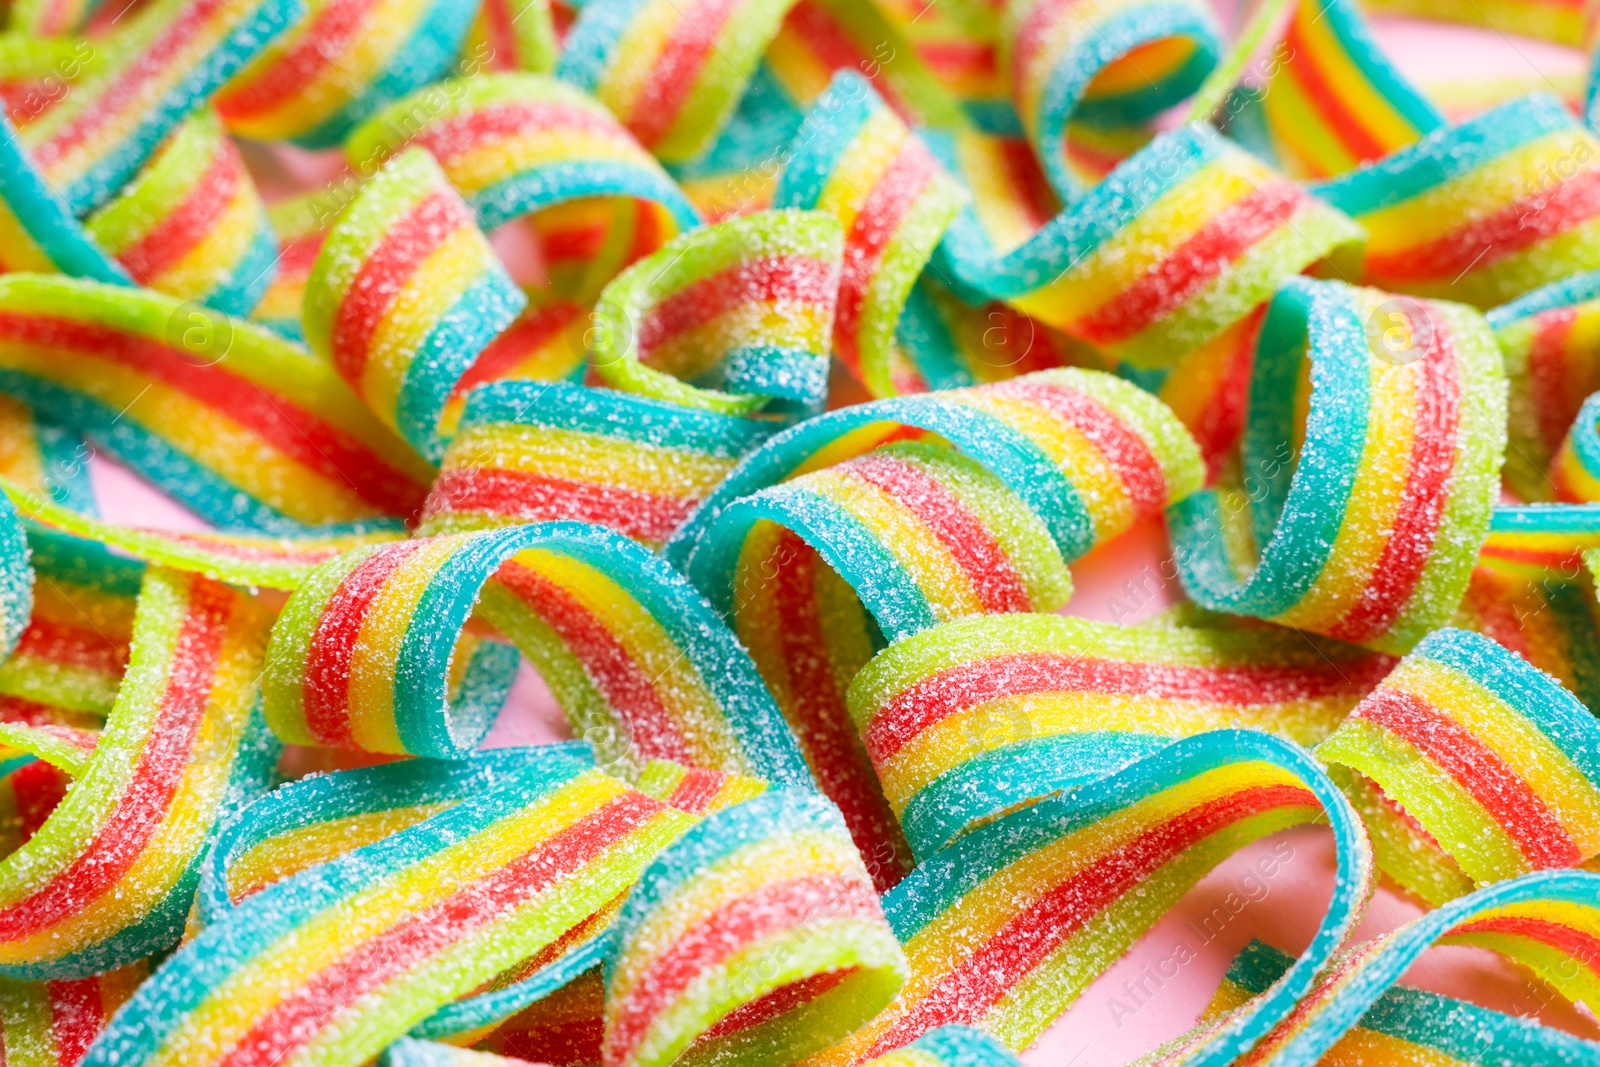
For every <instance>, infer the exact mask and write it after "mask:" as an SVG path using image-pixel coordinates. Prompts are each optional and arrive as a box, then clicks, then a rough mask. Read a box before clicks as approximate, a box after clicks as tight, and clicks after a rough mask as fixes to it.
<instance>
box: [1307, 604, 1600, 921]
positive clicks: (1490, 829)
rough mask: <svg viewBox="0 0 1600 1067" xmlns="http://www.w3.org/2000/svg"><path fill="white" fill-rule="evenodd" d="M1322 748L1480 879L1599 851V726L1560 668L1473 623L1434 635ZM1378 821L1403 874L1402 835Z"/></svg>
mask: <svg viewBox="0 0 1600 1067" xmlns="http://www.w3.org/2000/svg"><path fill="white" fill-rule="evenodd" d="M1317 756H1318V758H1320V759H1322V760H1324V761H1325V762H1328V763H1330V764H1339V765H1341V766H1343V767H1347V768H1349V769H1350V770H1352V771H1354V772H1356V774H1358V775H1361V776H1364V777H1365V778H1366V779H1368V780H1369V781H1370V782H1371V783H1373V784H1375V785H1376V786H1377V787H1378V788H1379V789H1380V790H1382V793H1383V796H1384V797H1385V798H1386V799H1387V800H1388V801H1390V802H1392V803H1393V804H1394V805H1395V806H1397V807H1398V808H1400V809H1401V810H1403V811H1404V812H1405V813H1407V814H1408V815H1409V816H1410V818H1411V820H1412V821H1413V822H1414V824H1415V827H1416V828H1418V829H1420V831H1422V832H1423V833H1425V834H1426V836H1428V837H1431V838H1432V839H1433V841H1435V842H1437V847H1438V848H1439V849H1442V850H1443V852H1444V853H1446V854H1447V855H1448V856H1449V857H1450V858H1451V859H1453V860H1454V861H1455V864H1457V865H1459V867H1460V870H1461V871H1462V872H1463V873H1465V874H1466V875H1467V877H1468V878H1470V879H1472V880H1473V881H1474V882H1476V883H1477V884H1479V885H1487V884H1489V883H1492V882H1499V881H1503V880H1504V879H1507V878H1514V877H1516V876H1518V875H1521V874H1526V873H1527V872H1529V871H1534V870H1541V869H1545V868H1552V867H1574V866H1577V865H1578V864H1579V863H1582V862H1583V861H1584V860H1586V859H1588V858H1590V857H1591V856H1593V855H1595V854H1596V853H1600V726H1596V724H1595V721H1594V716H1593V715H1592V714H1590V712H1589V710H1588V709H1587V708H1585V707H1584V706H1583V705H1582V704H1580V703H1579V702H1578V700H1577V699H1576V698H1575V697H1573V695H1572V694H1571V693H1569V692H1567V691H1566V690H1565V689H1563V688H1562V687H1561V685H1560V683H1558V682H1557V681H1556V680H1555V679H1553V678H1551V677H1550V676H1549V675H1547V674H1545V673H1544V672H1542V671H1540V670H1538V669H1537V668H1535V667H1533V666H1532V665H1530V664H1529V663H1528V662H1527V661H1526V660H1524V659H1522V658H1521V657H1520V656H1517V655H1516V654H1515V653H1513V652H1510V651H1508V650H1507V649H1505V648H1504V647H1502V646H1501V645H1498V644H1496V643H1495V642H1493V641H1490V640H1489V639H1487V638H1485V637H1481V636H1479V635H1477V634H1473V633H1468V632H1467V631H1464V630H1454V629H1441V630H1437V631H1435V632H1434V633H1432V634H1430V635H1429V636H1428V637H1427V638H1426V639H1424V640H1423V641H1422V642H1421V643H1420V644H1419V645H1417V647H1416V648H1415V649H1414V650H1412V652H1411V653H1410V654H1409V655H1408V656H1407V657H1406V658H1405V659H1404V660H1402V661H1401V663H1400V665H1399V666H1398V667H1396V668H1395V670H1394V672H1393V673H1392V674H1390V675H1389V677H1387V678H1385V679H1384V681H1383V683H1382V684H1381V685H1379V686H1378V688H1377V689H1376V690H1374V691H1373V693H1372V694H1371V695H1370V696H1368V697H1367V698H1366V699H1365V700H1363V701H1362V702H1361V704H1360V705H1359V706H1358V707H1357V708H1356V710H1355V711H1354V712H1353V713H1352V714H1351V716H1350V718H1349V719H1347V720H1346V721H1345V723H1344V724H1343V725H1342V726H1340V727H1339V729H1338V730H1337V731H1335V732H1334V734H1333V736H1331V737H1329V738H1328V739H1327V740H1326V741H1324V742H1323V743H1322V744H1321V745H1319V746H1318V747H1317ZM1356 788H1357V790H1358V791H1359V790H1361V789H1363V788H1365V787H1364V786H1363V785H1362V784H1360V783H1358V784H1357V786H1356ZM1369 829H1370V830H1371V831H1372V832H1373V834H1374V838H1375V843H1376V845H1377V849H1378V861H1379V864H1380V866H1383V867H1384V868H1385V870H1386V871H1388V872H1389V873H1391V874H1393V875H1394V876H1395V877H1396V878H1398V879H1406V877H1407V872H1406V871H1403V870H1398V869H1391V868H1395V867H1396V865H1395V864H1393V863H1388V862H1386V860H1387V859H1388V854H1391V853H1397V854H1401V855H1403V854H1404V851H1405V844H1406V842H1404V841H1396V840H1394V839H1393V838H1392V837H1391V838H1387V839H1386V838H1385V837H1383V836H1381V834H1380V828H1379V827H1378V826H1370V827H1369ZM1411 880H1415V879H1414V878H1413V879H1411ZM1413 888H1414V889H1415V890H1416V891H1417V892H1419V893H1420V894H1422V895H1423V896H1424V897H1425V898H1436V897H1437V896H1438V895H1439V894H1438V893H1437V892H1436V891H1433V890H1431V889H1430V887H1429V886H1427V885H1421V886H1414V887H1413Z"/></svg>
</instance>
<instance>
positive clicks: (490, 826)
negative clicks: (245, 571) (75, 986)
mask: <svg viewBox="0 0 1600 1067" xmlns="http://www.w3.org/2000/svg"><path fill="white" fill-rule="evenodd" d="M689 819H690V816H687V815H685V814H684V813H682V812H678V811H675V810H673V809H672V808H669V807H667V806H665V805H662V804H660V803H658V802H657V801H654V800H651V799H650V798H648V797H645V796H643V795H641V794H639V793H637V792H635V791H633V790H631V789H629V788H628V787H627V786H625V785H624V784H623V783H621V782H620V781H617V780H616V779H614V778H610V777H608V776H606V775H605V774H602V773H601V772H599V771H596V770H592V769H586V768H585V766H584V764H583V763H582V762H580V761H577V760H573V759H567V758H561V757H556V758H544V759H535V760H529V761H527V763H526V764H525V765H524V766H522V767H520V768H518V769H516V770H514V771H513V772H512V773H509V774H507V775H505V776H504V777H503V778H501V779H500V780H499V781H497V782H496V783H495V784H494V785H493V786H490V787H488V788H484V789H481V790H479V791H478V792H477V793H476V795H474V796H472V797H470V798H469V799H467V800H465V801H463V802H462V803H460V804H458V805H456V806H455V807H453V808H451V809H450V810H448V811H444V812H442V813H440V814H437V815H435V816H433V817H432V818H429V819H426V820H424V821H423V822H421V823H418V824H416V825H414V826H411V827H409V828H407V829H405V830H401V831H400V832H398V833H395V834H392V835H391V836H388V837H386V838H384V839H382V840H380V841H377V842H376V843H374V844H371V845H368V846H366V847H364V848H360V849H357V850H356V851H354V852H351V853H349V854H347V855H344V856H341V857H339V858H337V859H334V860H330V861H329V862H327V863H323V864H319V865H316V866H314V867H311V868H309V869H307V870H304V871H301V872H299V873H298V874H295V875H293V876H292V877H289V878H287V879H285V880H283V881H281V882H278V883H277V884H275V885H272V886H269V887H267V888H266V889H263V890H262V891H260V892H259V893H256V894H254V895H253V896H251V897H249V898H248V899H246V900H245V901H244V902H242V903H241V904H239V905H238V906H237V907H236V908H234V910H233V911H232V912H231V913H230V914H229V916H228V917H227V918H226V919H225V920H223V921H221V922H218V923H215V924H213V925H211V926H208V927H207V928H206V929H205V930H203V931H202V932H201V933H200V934H199V935H198V936H197V937H195V938H194V939H193V940H191V941H190V942H189V943H188V944H187V945H185V946H184V947H183V948H182V949H180V950H178V952H176V953H175V954H174V955H172V956H171V957H169V958H168V959H167V961H166V962H165V963H164V964H163V966H162V967H161V969H160V970H159V971H157V972H156V974H155V975H154V976H152V978H151V980H150V981H149V982H147V983H145V985H144V986H142V987H141V988H140V989H139V991H138V992H137V993H135V994H134V999H133V1000H132V1001H130V1003H129V1007H128V1008H127V1009H126V1010H125V1011H124V1012H122V1013H121V1014H120V1015H119V1016H118V1017H117V1018H116V1019H114V1020H113V1021H112V1023H111V1025H110V1027H108V1029H107V1031H106V1033H105V1034H104V1035H102V1037H101V1038H100V1040H99V1041H97V1042H96V1043H95V1045H94V1047H93V1048H92V1049H91V1050H90V1052H89V1054H88V1055H87V1056H86V1057H85V1059H84V1061H83V1064H84V1067H105V1065H108V1064H113V1063H120V1064H124V1065H128V1067H132V1065H141V1067H156V1065H158V1064H178V1063H182V1064H188V1065H191V1067H200V1065H205V1064H221V1063H224V1062H233V1061H235V1060H236V1059H237V1057H238V1056H239V1055H244V1056H245V1057H246V1060H247V1062H250V1063H255V1064H267V1063H273V1062H279V1061H281V1060H285V1059H292V1058H294V1057H297V1056H299V1057H305V1058H308V1059H315V1060H316V1061H317V1062H320V1063H323V1064H327V1065H329V1067H334V1065H339V1067H346V1065H348V1067H354V1065H356V1064H360V1063H365V1062H367V1061H368V1060H369V1059H370V1058H372V1057H373V1056H376V1055H377V1054H378V1053H379V1052H381V1051H382V1050H383V1049H384V1048H385V1047H387V1046H388V1045H389V1044H390V1043H391V1042H393V1041H394V1040H396V1039H398V1038H400V1037H402V1036H403V1035H404V1034H405V1033H406V1031H407V1030H409V1029H410V1028H411V1027H412V1026H414V1025H416V1024H417V1023H419V1022H421V1021H422V1020H423V1019H424V1018H426V1017H427V1016H428V1015H430V1014H432V1013H433V1012H434V1011H436V1010H437V1009H438V1008H440V1007H442V1006H443V1005H445V1004H447V1003H449V1002H450V1001H452V1000H454V999H456V998H458V997H460V996H462V995H464V994H467V993H469V992H471V991H472V990H474V989H476V988H477V987H479V986H480V985H481V984H482V983H484V982H486V981H489V980H490V979H492V978H494V977H495V976H496V975H498V974H500V973H502V972H503V971H505V970H506V969H507V968H509V967H511V966H513V965H514V964H516V963H517V962H518V961H520V960H524V959H527V958H528V957H530V956H531V955H533V954H535V953H537V952H539V951H540V950H541V949H542V948H544V947H546V946H548V945H550V944H551V943H552V942H554V941H556V940H558V939H559V938H560V937H561V936H562V935H563V934H564V933H566V932H567V931H568V930H570V929H572V928H573V927H574V926H576V925H578V924H579V923H581V922H582V921H584V920H585V919H586V918H588V917H589V916H591V915H593V914H594V912H595V911H597V910H599V909H600V908H601V907H602V906H603V905H605V904H606V903H607V902H608V901H610V900H612V899H613V898H615V897H616V896H617V895H618V894H620V893H621V892H623V891H624V890H625V889H626V888H627V887H628V886H629V885H631V884H632V883H633V882H634V881H635V880H636V879H637V878H638V877H639V875H640V873H641V871H642V869H643V867H644V866H645V864H646V863H647V862H648V860H649V858H650V857H651V856H652V855H654V854H655V853H656V852H657V851H659V850H660V849H661V848H662V847H663V846H664V845H665V844H667V843H668V842H670V841H671V840H673V839H674V838H676V837H677V836H679V835H680V834H681V833H682V832H683V830H684V828H685V826H686V825H687V823H688V821H689Z"/></svg>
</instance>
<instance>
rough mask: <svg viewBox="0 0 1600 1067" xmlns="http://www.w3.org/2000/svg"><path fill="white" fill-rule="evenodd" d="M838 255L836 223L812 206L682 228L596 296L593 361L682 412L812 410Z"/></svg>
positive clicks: (627, 387)
mask: <svg viewBox="0 0 1600 1067" xmlns="http://www.w3.org/2000/svg"><path fill="white" fill-rule="evenodd" d="M843 254H844V247H843V241H842V234H841V231H840V227H839V224H838V223H837V222H835V221H834V220H833V219H832V218H830V217H829V216H827V215H825V214H822V213H820V212H814V211H813V212H801V211H773V212H761V213H758V214H754V215H748V216H745V217H743V218H738V219H731V220H729V221H727V222H720V223H717V224H716V225H714V226H707V227H703V228H701V229H698V230H695V231H693V232H691V233H687V234H685V235H683V236H682V237H679V238H678V239H677V240H675V241H672V242H671V243H669V244H667V245H666V246H665V247H663V248H662V249H661V250H660V251H658V252H656V253H655V254H653V255H651V256H648V257H647V258H645V259H642V260H640V261H639V262H637V263H635V264H634V265H633V266H631V267H629V268H628V269H627V270H625V271H624V272H623V273H622V274H621V275H619V276H618V277H617V279H616V280H615V281H613V282H612V283H611V284H610V285H608V286H606V288H605V291H604V292H603V293H601V294H600V302H599V304H598V305H597V306H596V308H595V312H594V331H593V339H592V341H591V349H592V351H591V354H590V359H589V362H590V366H591V367H593V368H594V371H595V373H596V374H597V375H598V376H599V377H600V379H601V380H602V381H604V382H605V383H606V384H607V385H610V386H612V387H613V388H615V389H620V390H623V391H625V392H629V393H637V394H640V395H643V396H647V397H651V398H653V399H656V400H665V401H669V402H671V403H674V404H678V405H680V406H682V407H688V408H697V409H701V410H706V411H714V412H718V413H720V414H724V415H750V414H754V413H755V412H757V411H760V410H762V409H764V408H765V409H769V410H773V411H775V412H779V413H783V412H790V413H798V414H800V415H809V414H815V413H816V412H818V411H820V410H821V409H822V404H823V401H825V400H826V399H827V394H828V351H829V344H828V338H829V337H830V335H831V334H832V332H833V320H834V304H835V300H836V298H837V297H838V294H839V274H840V268H841V261H842V259H843ZM693 383H705V384H704V385H701V384H693Z"/></svg>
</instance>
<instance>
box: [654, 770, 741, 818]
mask: <svg viewBox="0 0 1600 1067" xmlns="http://www.w3.org/2000/svg"><path fill="white" fill-rule="evenodd" d="M638 789H639V792H641V793H643V794H645V795H646V796H651V797H655V798H656V799H657V800H660V801H664V802H665V803H668V804H671V805H672V806H673V807H675V808H677V809H678V810H679V811H687V812H692V813H694V814H696V815H712V814H715V813H716V812H719V811H721V810H723V809H724V808H731V807H733V806H734V805H736V804H743V803H744V802H745V801H747V800H750V799H751V798H753V797H756V796H759V795H761V794H762V793H765V792H766V791H767V783H766V782H763V781H762V780H761V779H759V778H751V777H750V776H748V775H743V774H725V773H723V772H722V771H712V770H707V769H706V768H704V767H685V766H684V765H683V764H681V763H674V762H672V761H671V760H651V761H650V762H649V763H648V764H646V765H645V768H644V770H642V771H640V772H639V781H638Z"/></svg>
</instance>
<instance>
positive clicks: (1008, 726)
mask: <svg viewBox="0 0 1600 1067" xmlns="http://www.w3.org/2000/svg"><path fill="white" fill-rule="evenodd" d="M1393 664H1394V661H1393V660H1392V659H1391V658H1390V657H1388V656H1384V655H1381V654H1378V653H1368V652H1363V651H1361V650H1357V649H1353V648H1351V647H1349V646H1337V645H1333V644H1331V643H1326V642H1324V643H1316V644H1313V643H1310V642H1309V641H1308V640H1307V638H1306V637H1305V636H1304V635H1302V634H1296V633H1293V632H1291V631H1287V630H1275V629H1265V630H1256V631H1247V630H1214V629H1191V628H1187V627H1162V628H1146V627H1131V628H1130V627H1124V626H1113V625H1107V624H1104V623H1096V622H1090V621H1087V620H1082V619H1069V618H1062V617H1059V616H1054V615H1027V614H1012V615H986V616H979V617H975V618H971V619H966V620H962V621H960V622H955V623H950V624H947V625H944V626H939V627H935V628H933V629H931V630H924V631H923V632H921V633H919V634H916V635H914V636H912V637H909V638H906V639H904V640H902V641H899V642H896V643H895V644H894V645H893V646H892V647H891V648H889V649H888V650H886V651H885V652H883V653H882V654H880V655H879V656H877V657H876V658H874V659H873V660H872V662H871V663H869V664H867V666H866V667H864V668H863V669H862V670H861V671H860V673H858V674H857V675H856V676H855V679H854V681H853V682H852V683H851V686H850V692H849V705H850V714H851V718H852V719H853V720H854V722H855V724H856V726H857V728H858V729H859V730H860V731H861V733H862V737H863V739H864V741H865V744H866V750H867V753H868V755H869V756H870V757H871V759H872V761H873V765H874V768H875V769H876V771H877V775H878V780H879V782H880V783H881V784H882V785H883V788H884V792H885V794H886V795H887V796H888V798H889V801H890V803H891V805H893V807H894V810H895V814H896V816H897V817H898V818H899V820H900V822H901V825H902V826H903V827H905V830H906V833H907V836H908V837H909V838H910V840H911V843H912V844H913V846H915V847H916V849H917V851H918V854H919V855H922V856H927V855H930V854H932V853H933V852H934V851H936V850H937V849H938V848H939V847H942V846H943V845H944V844H946V843H948V841H949V840H950V839H951V838H952V837H954V836H956V835H958V834H959V833H961V832H962V831H964V830H967V829H970V828H972V827H974V826H977V825H980V824H981V823H983V822H985V821H987V820H989V819H991V818H994V817H996V816H998V815H1001V814H1004V813H1006V812H1008V811H1011V810H1013V809H1015V808H1016V807H1017V806H1018V805H1020V804H1024V803H1027V802H1029V801H1032V800H1036V799H1039V798H1041V797H1044V796H1047V795H1050V794H1053V793H1055V792H1057V791H1059V790H1062V789H1070V788H1073V787H1075V786H1078V785H1081V784H1083V783H1085V782H1088V781H1094V780H1096V779H1098V778H1102V777H1104V776H1105V775H1107V774H1109V773H1110V772H1112V771H1113V770H1115V769H1117V768H1118V767H1119V766H1122V765H1124V764H1127V763H1130V762H1133V761H1135V760H1137V759H1139V758H1141V757H1143V756H1145V755H1148V754H1149V753H1151V752H1154V751H1157V750H1159V749H1160V748H1162V747H1164V746H1165V745H1166V744H1167V743H1168V741H1169V740H1171V739H1173V738H1177V737H1182V736H1188V735H1190V734H1194V733H1200V732H1203V731H1206V730H1214V729H1222V728H1238V729H1255V730H1261V731H1264V732H1267V733H1271V734H1275V735H1277V736H1279V737H1283V738H1285V739H1287V740H1292V741H1295V742H1297V743H1300V744H1312V743H1315V742H1317V741H1320V740H1321V739H1323V738H1324V737H1326V736H1327V735H1328V734H1330V733H1332V732H1333V730H1334V728H1335V727H1336V726H1338V724H1339V722H1340V720H1342V719H1343V718H1344V717H1345V715H1346V714H1348V713H1349V711H1350V709H1351V708H1353V707H1354V706H1355V705H1356V703H1357V701H1359V700H1360V699H1361V698H1362V697H1364V696H1365V695H1366V694H1367V693H1368V692H1369V691H1370V690H1371V689H1372V688H1373V687H1374V686H1376V685H1377V684H1378V683H1379V681H1380V680H1381V679H1382V678H1383V677H1384V675H1386V674H1387V673H1388V672H1389V670H1390V668H1391V667H1392V666H1393Z"/></svg>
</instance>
